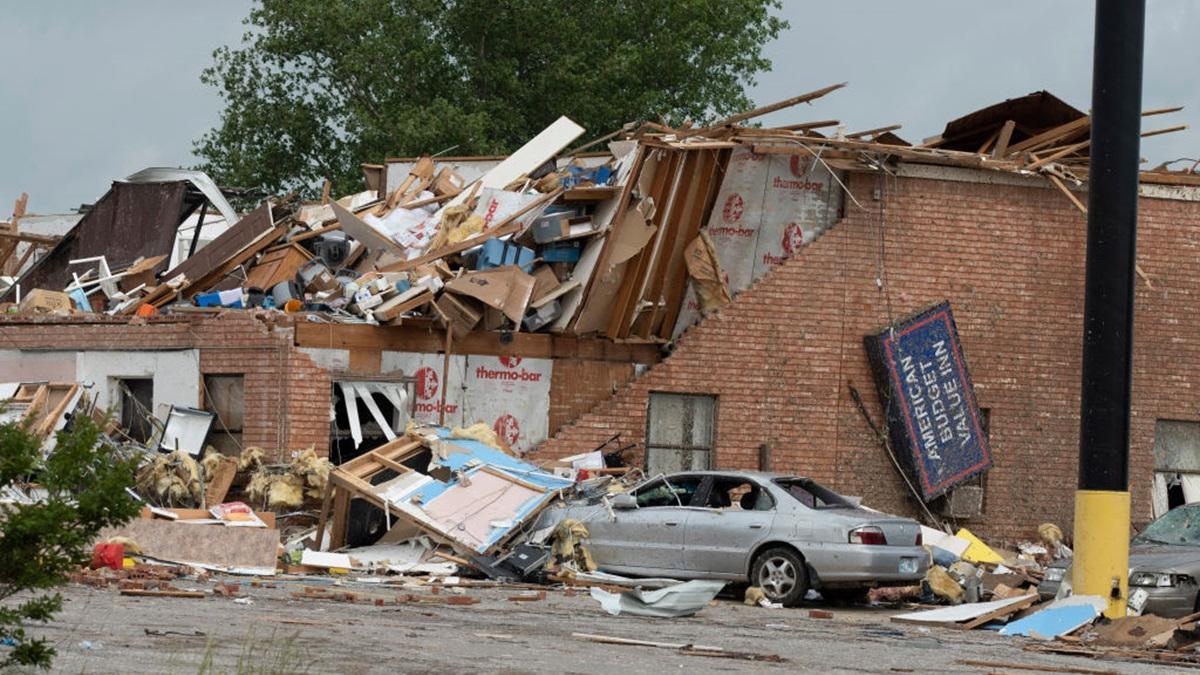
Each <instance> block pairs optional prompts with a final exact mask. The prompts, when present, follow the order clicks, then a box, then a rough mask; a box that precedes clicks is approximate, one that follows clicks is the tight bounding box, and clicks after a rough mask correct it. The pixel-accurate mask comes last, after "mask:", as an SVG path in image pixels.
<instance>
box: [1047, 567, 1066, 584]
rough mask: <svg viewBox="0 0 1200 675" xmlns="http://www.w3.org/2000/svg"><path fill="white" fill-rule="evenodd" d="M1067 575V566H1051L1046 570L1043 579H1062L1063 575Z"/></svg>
mask: <svg viewBox="0 0 1200 675" xmlns="http://www.w3.org/2000/svg"><path fill="white" fill-rule="evenodd" d="M1065 576H1067V568H1065V567H1051V568H1049V569H1047V570H1046V574H1045V576H1044V577H1043V579H1044V580H1045V581H1062V580H1063V577H1065Z"/></svg>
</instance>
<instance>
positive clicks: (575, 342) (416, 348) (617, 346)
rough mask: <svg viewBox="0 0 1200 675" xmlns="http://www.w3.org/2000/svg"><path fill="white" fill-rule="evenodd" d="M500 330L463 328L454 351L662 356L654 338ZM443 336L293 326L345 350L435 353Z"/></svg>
mask: <svg viewBox="0 0 1200 675" xmlns="http://www.w3.org/2000/svg"><path fill="white" fill-rule="evenodd" d="M501 335H502V334H501V333H499V332H494V331H475V332H473V333H469V334H468V335H467V336H466V337H464V338H463V339H461V340H456V341H455V343H454V352H455V353H456V354H483V355H490V356H508V355H514V356H522V357H527V358H544V359H558V358H562V359H570V358H574V359H583V360H587V361H615V362H618V363H658V362H659V361H660V360H662V352H661V350H660V349H659V347H658V345H654V344H635V343H619V342H612V341H610V340H600V339H589V338H576V337H570V336H566V335H554V334H552V333H513V334H512V335H511V338H512V339H511V340H510V341H509V342H502V341H501ZM444 338H445V335H444V333H443V332H442V331H441V330H429V329H426V328H420V327H416V326H407V325H405V326H368V325H362V324H321V323H308V322H302V321H298V322H296V324H295V332H294V339H295V343H296V346H298V347H310V348H313V347H316V348H326V349H350V350H355V349H368V350H382V351H401V352H427V353H436V352H439V351H441V350H442V349H443V347H444V344H443V342H444Z"/></svg>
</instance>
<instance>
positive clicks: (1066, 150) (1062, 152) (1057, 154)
mask: <svg viewBox="0 0 1200 675" xmlns="http://www.w3.org/2000/svg"><path fill="white" fill-rule="evenodd" d="M1091 143H1092V139H1090V138H1089V139H1087V140H1085V141H1080V142H1078V143H1075V144H1072V145H1067V146H1064V147H1062V148H1061V149H1059V150H1056V151H1054V152H1053V153H1051V154H1049V155H1046V156H1045V157H1042V158H1041V159H1039V160H1037V161H1036V162H1034V163H1033V164H1030V165H1029V166H1027V167H1025V168H1027V169H1029V170H1030V171H1033V170H1035V169H1038V168H1040V167H1041V166H1043V165H1045V164H1049V163H1050V162H1053V161H1054V160H1056V159H1060V158H1062V157H1066V156H1067V155H1070V154H1072V153H1074V152H1078V151H1079V150H1082V149H1084V148H1086V147H1087V146H1089V145H1091Z"/></svg>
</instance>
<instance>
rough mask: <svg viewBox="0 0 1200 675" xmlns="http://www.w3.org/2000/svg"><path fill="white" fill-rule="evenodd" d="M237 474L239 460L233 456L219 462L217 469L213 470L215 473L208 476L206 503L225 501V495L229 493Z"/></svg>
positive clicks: (205, 489)
mask: <svg viewBox="0 0 1200 675" xmlns="http://www.w3.org/2000/svg"><path fill="white" fill-rule="evenodd" d="M236 476H237V460H236V459H234V458H232V457H226V458H224V459H222V460H221V462H220V463H219V464H217V469H216V471H214V472H213V475H211V476H207V477H206V479H207V480H206V481H205V482H206V485H205V486H204V504H205V505H206V506H214V505H216V504H220V503H221V502H223V501H225V495H226V494H228V493H229V488H230V487H231V486H232V485H233V479H234V478H235V477H236Z"/></svg>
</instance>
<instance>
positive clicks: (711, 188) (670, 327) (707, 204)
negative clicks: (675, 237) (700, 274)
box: [654, 154, 729, 339]
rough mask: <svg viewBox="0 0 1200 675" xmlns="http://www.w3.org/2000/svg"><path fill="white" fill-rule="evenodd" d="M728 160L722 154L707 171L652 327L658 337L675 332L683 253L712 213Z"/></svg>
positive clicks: (683, 289)
mask: <svg viewBox="0 0 1200 675" xmlns="http://www.w3.org/2000/svg"><path fill="white" fill-rule="evenodd" d="M728 162H729V155H728V154H722V155H721V156H720V157H718V158H717V161H716V163H715V166H714V167H713V169H712V170H711V171H709V175H708V179H707V190H705V192H704V194H703V195H702V196H701V198H700V200H699V201H698V204H699V205H700V208H701V211H700V212H699V213H698V214H697V215H696V216H695V218H694V219H693V220H694V222H695V227H694V228H691V229H689V231H688V232H689V235H688V237H687V240H686V241H684V242H682V246H683V248H682V249H681V250H680V269H679V270H678V272H677V273H676V278H675V280H674V281H673V285H672V286H670V287H669V288H668V290H667V295H666V303H665V309H666V312H665V314H664V316H663V320H662V323H661V326H660V327H656V328H655V329H654V334H655V335H657V336H658V337H659V338H663V339H670V338H671V336H672V334H673V333H674V332H675V323H676V322H677V321H678V320H679V313H680V312H681V311H682V309H683V301H684V298H685V297H686V294H687V286H688V273H687V264H686V261H685V256H684V253H685V252H686V250H687V247H688V245H690V244H691V242H692V240H693V239H695V238H696V236H698V235H699V233H700V228H702V227H703V226H704V225H705V224H706V223H707V222H708V219H709V217H710V216H711V215H712V210H713V208H715V203H716V199H717V194H718V193H719V192H720V190H721V181H722V179H723V178H724V177H725V167H726V165H727V163H728Z"/></svg>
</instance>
